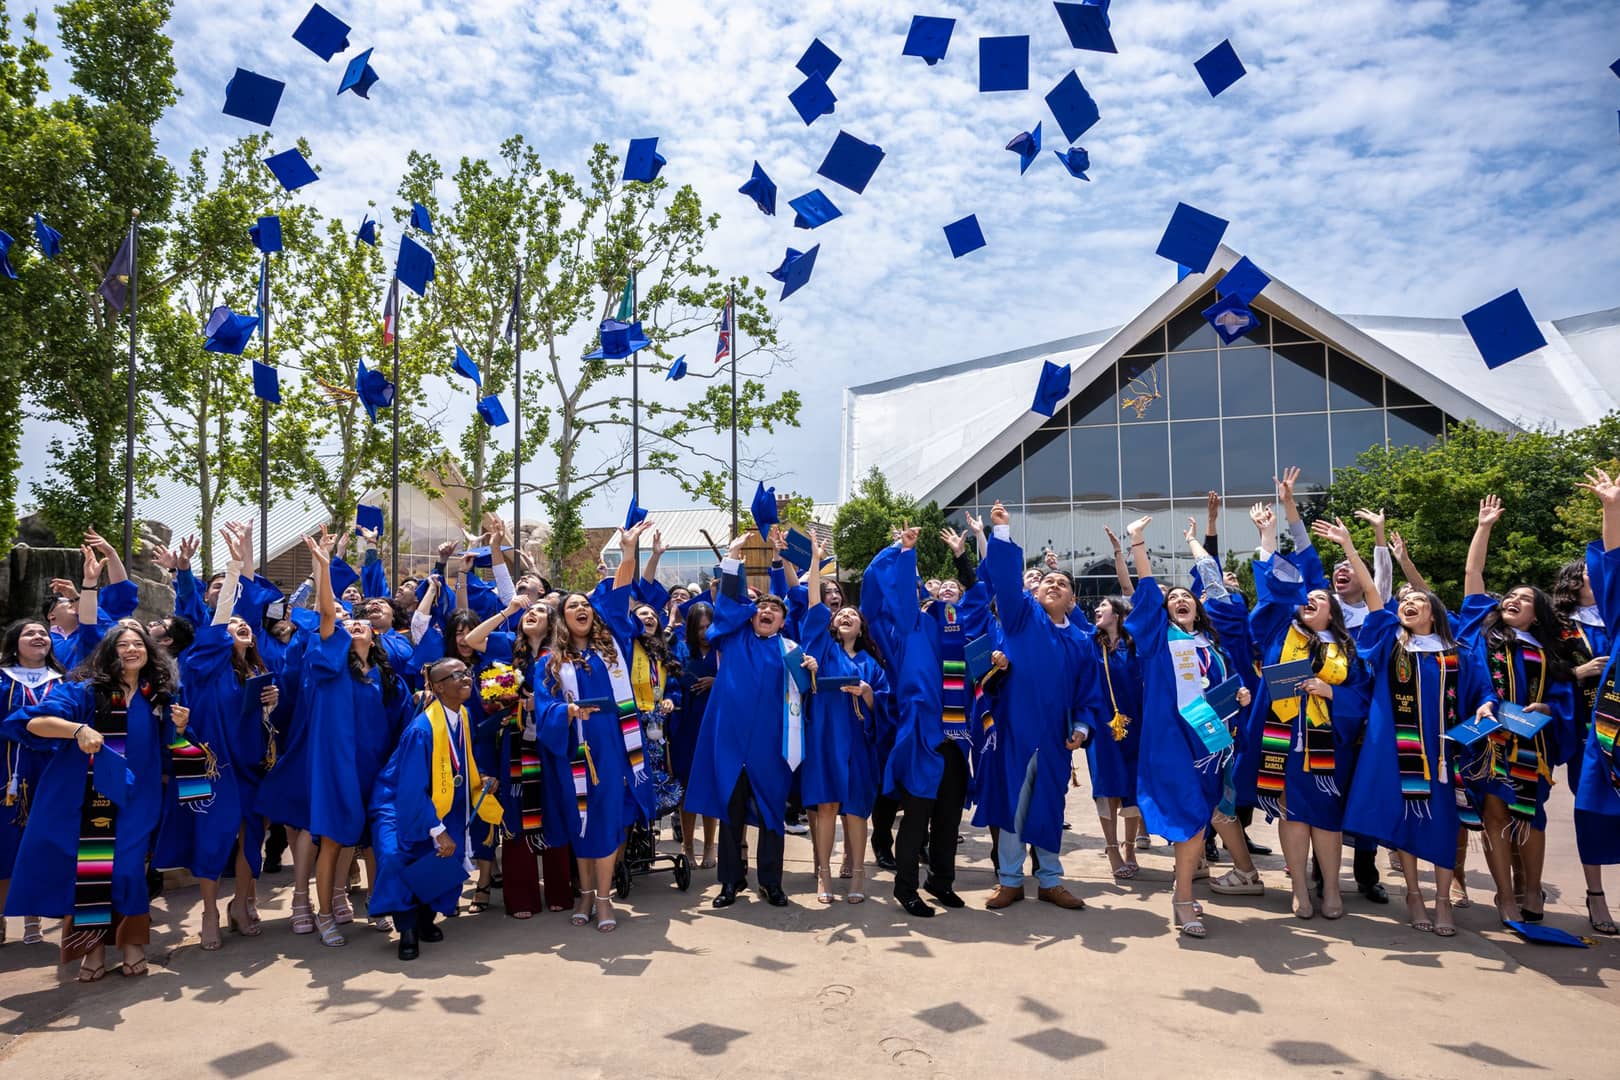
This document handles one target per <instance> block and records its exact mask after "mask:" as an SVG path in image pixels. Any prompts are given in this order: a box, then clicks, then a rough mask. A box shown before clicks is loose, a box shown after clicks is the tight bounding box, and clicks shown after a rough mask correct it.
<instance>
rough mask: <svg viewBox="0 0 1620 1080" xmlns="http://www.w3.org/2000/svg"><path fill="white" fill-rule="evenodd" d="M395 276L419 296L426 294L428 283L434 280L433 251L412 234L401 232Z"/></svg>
mask: <svg viewBox="0 0 1620 1080" xmlns="http://www.w3.org/2000/svg"><path fill="white" fill-rule="evenodd" d="M394 276H395V277H397V278H399V280H400V283H401V284H402V285H404V286H405V287H406V288H407V289H409V290H411V292H413V293H415V294H416V295H417V296H425V295H426V294H427V283H428V282H430V281H432V280H433V253H432V252H431V251H429V250H428V249H427V248H425V247H423V246H422V245H421V244H418V243H417V242H416V241H415V240H413V239H411V237H410V234H408V233H401V234H400V237H399V259H398V261H397V262H396V263H395V264H394Z"/></svg>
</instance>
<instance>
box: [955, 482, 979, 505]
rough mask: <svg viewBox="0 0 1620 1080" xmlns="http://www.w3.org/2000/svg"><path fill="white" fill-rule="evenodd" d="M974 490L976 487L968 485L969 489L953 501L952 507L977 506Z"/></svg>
mask: <svg viewBox="0 0 1620 1080" xmlns="http://www.w3.org/2000/svg"><path fill="white" fill-rule="evenodd" d="M974 488H975V485H971V484H970V485H968V489H967V490H966V491H964V492H962V494H960V495H958V496H957V497H956V498H954V499H952V500H951V505H952V506H977V505H978V503H977V502H976V501H975V500H974V498H973V492H974Z"/></svg>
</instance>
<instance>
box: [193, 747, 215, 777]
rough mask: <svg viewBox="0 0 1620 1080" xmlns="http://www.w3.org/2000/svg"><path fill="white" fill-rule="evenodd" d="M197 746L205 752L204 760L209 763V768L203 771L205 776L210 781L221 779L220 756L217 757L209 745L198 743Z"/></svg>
mask: <svg viewBox="0 0 1620 1080" xmlns="http://www.w3.org/2000/svg"><path fill="white" fill-rule="evenodd" d="M197 746H198V747H199V748H200V749H201V750H202V752H203V760H204V761H205V762H207V763H208V765H207V768H205V769H204V770H203V776H204V777H206V778H207V779H209V780H218V779H219V758H218V756H216V755H215V753H214V750H213V748H212V747H210V746H209V745H208V744H207V743H198V744H197Z"/></svg>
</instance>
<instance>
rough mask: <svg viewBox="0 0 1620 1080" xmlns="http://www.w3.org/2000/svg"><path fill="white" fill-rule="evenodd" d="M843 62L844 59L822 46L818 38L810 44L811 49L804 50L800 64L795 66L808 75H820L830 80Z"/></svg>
mask: <svg viewBox="0 0 1620 1080" xmlns="http://www.w3.org/2000/svg"><path fill="white" fill-rule="evenodd" d="M843 62H844V60H843V58H842V57H840V56H839V55H838V54H837V53H835V52H833V51H832V50H831V49H829V48H827V46H826V45H824V44H822V41H821V39H820V38H816V40H814V41H812V42H811V43H810V47H809V48H808V49H806V50H804V55H803V56H801V57H799V62H798V63H797V64H795V65H793V66H794V67H796V68H798V69H799V70H800V71H802V72H804V73H805V74H806V75H820V76H821V77H822V78H823V79H830V78H832V73H833V72H834V71H837V70H838V65H839V64H842V63H843Z"/></svg>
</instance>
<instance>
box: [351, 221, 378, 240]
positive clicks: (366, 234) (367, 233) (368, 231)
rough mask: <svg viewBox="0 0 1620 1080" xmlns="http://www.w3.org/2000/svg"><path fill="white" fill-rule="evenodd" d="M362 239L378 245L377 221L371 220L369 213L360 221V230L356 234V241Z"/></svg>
mask: <svg viewBox="0 0 1620 1080" xmlns="http://www.w3.org/2000/svg"><path fill="white" fill-rule="evenodd" d="M362 241H364V242H365V243H368V244H370V245H371V246H372V247H376V246H377V223H376V222H375V221H372V220H371V215H369V214H368V215H366V217H365V218H364V219H363V220H362V221H361V222H360V231H359V232H357V233H355V234H354V242H355V243H357V244H358V243H360V242H362Z"/></svg>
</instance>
